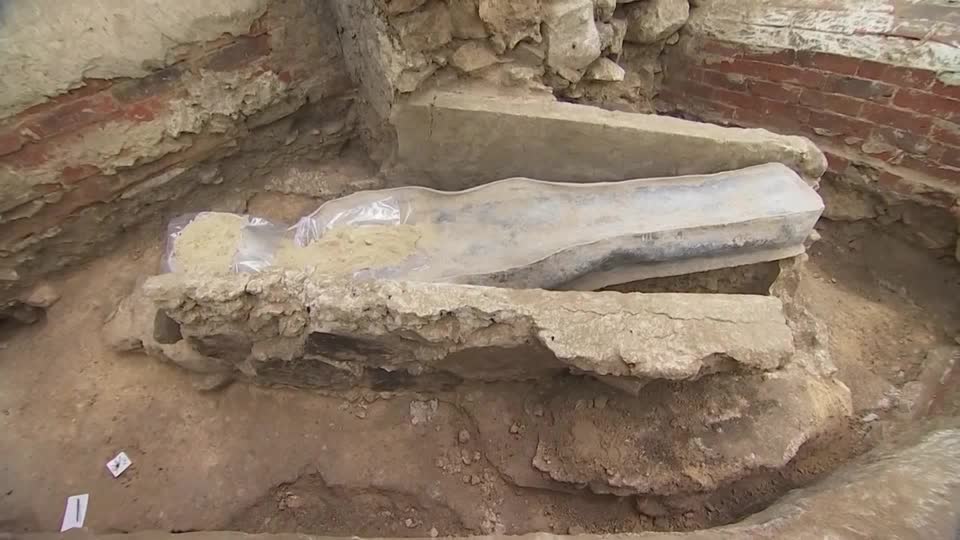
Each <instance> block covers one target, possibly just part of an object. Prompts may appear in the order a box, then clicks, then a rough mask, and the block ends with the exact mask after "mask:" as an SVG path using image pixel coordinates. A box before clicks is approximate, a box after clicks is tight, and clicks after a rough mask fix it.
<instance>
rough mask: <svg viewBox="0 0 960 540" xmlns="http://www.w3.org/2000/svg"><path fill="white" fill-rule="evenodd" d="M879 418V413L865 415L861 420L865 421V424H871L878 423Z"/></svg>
mask: <svg viewBox="0 0 960 540" xmlns="http://www.w3.org/2000/svg"><path fill="white" fill-rule="evenodd" d="M879 418H880V417H879V416H877V413H870V414H867V415H865V416H864V417H863V418H862V419H861V420H863V423H865V424H869V423H870V422H876V421H877V420H878V419H879Z"/></svg>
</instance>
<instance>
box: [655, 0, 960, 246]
mask: <svg viewBox="0 0 960 540" xmlns="http://www.w3.org/2000/svg"><path fill="white" fill-rule="evenodd" d="M684 33H685V36H684V38H683V40H682V41H681V43H680V44H679V45H678V46H677V47H675V48H673V49H672V52H671V53H670V54H669V55H668V57H667V61H666V79H665V83H664V88H663V93H662V95H661V98H662V103H660V104H659V106H660V108H661V109H662V110H665V111H679V112H681V113H682V114H685V115H689V116H693V117H696V118H700V119H704V120H707V121H712V122H717V123H722V124H732V125H739V126H747V127H752V126H756V127H767V128H770V129H774V130H776V131H779V132H782V133H791V134H798V135H805V136H807V137H810V138H811V139H813V140H814V142H815V143H816V144H817V145H818V146H819V147H820V148H821V149H822V150H823V151H824V153H825V154H826V155H827V157H828V160H829V163H830V165H829V170H828V173H827V174H826V175H825V176H824V183H823V189H822V194H823V196H824V199H825V202H826V205H827V210H826V212H825V216H826V217H828V218H831V219H840V220H857V219H876V220H877V221H879V222H881V223H882V224H885V225H888V224H891V223H900V224H902V225H905V226H906V227H895V228H898V229H900V230H907V231H909V232H910V233H911V234H912V236H913V237H914V238H916V239H917V240H918V241H919V242H921V243H922V244H923V245H925V246H927V247H929V248H932V249H944V250H949V251H951V252H952V251H953V250H954V249H958V250H960V247H956V248H955V246H957V234H956V232H957V221H956V218H955V217H954V216H952V215H951V211H952V212H957V209H958V207H957V199H958V196H960V86H958V83H960V47H958V45H957V44H958V41H957V40H958V37H960V9H957V8H956V7H955V6H953V7H951V6H947V5H940V4H938V3H936V2H924V3H908V2H902V1H900V0H879V1H875V2H870V3H868V4H866V5H864V4H862V3H859V2H858V3H851V2H843V1H836V2H828V3H826V4H824V2H812V1H810V2H795V1H794V2H789V3H787V2H779V1H775V2H759V1H757V0H713V1H711V2H705V3H703V5H702V6H700V7H698V8H696V9H694V10H693V14H692V15H691V18H690V22H689V24H688V25H687V26H686V27H685V30H684ZM957 255H958V256H960V251H958V252H957Z"/></svg>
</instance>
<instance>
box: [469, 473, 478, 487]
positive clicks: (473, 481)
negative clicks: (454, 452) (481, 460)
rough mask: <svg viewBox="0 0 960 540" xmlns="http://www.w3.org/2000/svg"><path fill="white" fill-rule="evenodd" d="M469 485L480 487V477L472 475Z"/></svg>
mask: <svg viewBox="0 0 960 540" xmlns="http://www.w3.org/2000/svg"><path fill="white" fill-rule="evenodd" d="M470 485H472V486H477V485H480V476H478V475H476V474H474V475H472V476H471V477H470Z"/></svg>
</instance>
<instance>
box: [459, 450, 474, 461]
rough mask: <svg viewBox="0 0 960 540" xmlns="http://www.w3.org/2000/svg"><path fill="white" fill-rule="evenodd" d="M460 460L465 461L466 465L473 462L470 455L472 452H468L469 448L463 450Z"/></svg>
mask: <svg viewBox="0 0 960 540" xmlns="http://www.w3.org/2000/svg"><path fill="white" fill-rule="evenodd" d="M460 461H463V464H464V465H470V464H471V463H473V459H471V457H470V452H468V451H467V450H461V451H460Z"/></svg>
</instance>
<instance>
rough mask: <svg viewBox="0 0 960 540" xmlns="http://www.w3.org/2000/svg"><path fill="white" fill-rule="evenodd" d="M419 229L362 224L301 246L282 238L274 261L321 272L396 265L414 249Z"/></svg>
mask: <svg viewBox="0 0 960 540" xmlns="http://www.w3.org/2000/svg"><path fill="white" fill-rule="evenodd" d="M422 234H423V233H422V231H421V230H420V229H419V228H418V227H416V226H413V225H365V226H359V227H340V228H336V229H333V230H330V231H327V232H326V233H325V234H324V235H323V236H322V237H321V238H320V239H318V240H316V241H315V242H312V243H310V244H309V245H307V246H304V247H300V246H298V245H296V243H294V242H293V240H291V239H285V240H284V241H283V243H282V244H281V246H280V248H279V249H278V250H277V253H276V256H275V257H274V261H273V264H274V265H276V266H280V267H283V268H296V269H305V268H312V269H314V270H315V271H317V272H320V273H324V274H348V273H350V272H353V271H356V270H360V269H363V268H381V267H384V266H390V265H392V264H397V263H399V262H401V261H403V260H404V259H406V258H407V257H408V256H410V254H411V253H413V252H414V250H416V247H417V242H418V241H419V240H420V239H421V237H422Z"/></svg>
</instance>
